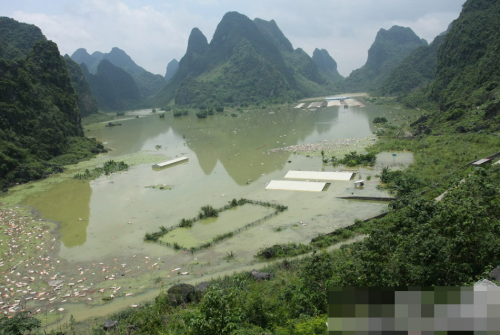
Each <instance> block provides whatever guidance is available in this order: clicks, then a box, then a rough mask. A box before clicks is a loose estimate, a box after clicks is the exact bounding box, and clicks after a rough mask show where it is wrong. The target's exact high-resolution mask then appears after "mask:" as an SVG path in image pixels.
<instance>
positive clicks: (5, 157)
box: [0, 41, 96, 188]
mask: <svg viewBox="0 0 500 335" xmlns="http://www.w3.org/2000/svg"><path fill="white" fill-rule="evenodd" d="M0 111H1V112H0V187H1V188H4V187H7V186H9V185H12V184H13V183H15V182H27V181H30V180H34V179H39V178H42V177H44V176H46V175H48V174H50V173H53V172H57V171H60V170H61V167H60V165H59V164H60V163H61V162H62V160H59V162H57V163H55V162H52V161H50V160H51V159H54V158H55V157H57V156H60V157H63V156H65V155H67V156H65V157H66V158H67V159H68V160H74V159H75V158H76V156H78V157H80V158H82V156H83V157H86V156H89V155H91V152H90V149H91V148H95V146H96V143H95V142H94V141H92V140H87V139H84V138H81V136H82V135H83V134H82V128H81V125H80V112H79V110H78V104H77V95H76V94H75V91H74V89H73V86H72V85H71V81H70V77H69V73H68V70H67V67H66V63H65V62H64V59H63V58H62V57H61V56H60V54H59V50H58V48H57V45H56V44H55V43H53V42H50V41H39V42H37V43H36V44H35V45H34V47H33V50H32V51H31V53H30V54H29V55H28V57H27V58H26V59H23V60H18V61H6V60H0ZM71 137H74V139H71Z"/></svg>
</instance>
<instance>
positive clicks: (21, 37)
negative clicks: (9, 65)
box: [0, 17, 47, 60]
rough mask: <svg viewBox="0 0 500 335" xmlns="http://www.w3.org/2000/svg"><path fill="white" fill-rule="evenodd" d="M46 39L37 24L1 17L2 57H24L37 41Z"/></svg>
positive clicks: (0, 54)
mask: <svg viewBox="0 0 500 335" xmlns="http://www.w3.org/2000/svg"><path fill="white" fill-rule="evenodd" d="M46 40H47V38H46V37H45V36H44V35H43V34H42V31H41V30H40V28H38V27H37V26H34V25H32V24H26V23H20V22H17V21H16V20H14V19H11V18H9V17H0V59H9V60H19V59H23V58H25V57H26V56H27V55H28V54H29V53H30V51H31V49H32V48H33V46H34V45H35V43H36V42H38V41H46Z"/></svg>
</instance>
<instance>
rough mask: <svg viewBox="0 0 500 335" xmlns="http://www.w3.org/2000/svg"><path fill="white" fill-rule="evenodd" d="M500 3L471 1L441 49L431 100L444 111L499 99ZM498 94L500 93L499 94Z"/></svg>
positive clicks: (490, 0) (481, 0)
mask: <svg viewBox="0 0 500 335" xmlns="http://www.w3.org/2000/svg"><path fill="white" fill-rule="evenodd" d="M499 18H500V3H499V2H498V1H493V0H475V1H467V2H466V3H465V4H464V6H463V11H462V13H461V14H460V17H459V18H458V19H457V20H456V21H455V22H454V23H453V26H452V27H451V30H450V32H449V33H448V34H447V35H446V38H445V40H444V42H443V44H442V46H441V47H440V48H439V51H438V59H437V71H436V79H435V80H434V82H433V83H432V85H431V92H430V97H431V98H432V99H433V100H435V101H437V102H438V103H439V104H440V106H441V109H442V110H446V109H449V108H450V107H453V106H454V107H465V106H474V105H480V104H482V103H484V102H485V101H487V100H492V99H494V97H495V96H496V98H498V89H499V86H500V67H499V66H498V64H500V52H499V51H500V20H499ZM495 92H497V93H495Z"/></svg>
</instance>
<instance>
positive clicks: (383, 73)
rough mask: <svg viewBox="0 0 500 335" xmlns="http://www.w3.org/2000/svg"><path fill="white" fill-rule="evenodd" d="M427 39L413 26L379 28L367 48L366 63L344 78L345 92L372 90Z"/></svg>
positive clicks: (424, 44) (423, 44)
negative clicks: (418, 33)
mask: <svg viewBox="0 0 500 335" xmlns="http://www.w3.org/2000/svg"><path fill="white" fill-rule="evenodd" d="M426 45H427V42H426V41H425V40H422V39H420V38H419V37H418V36H417V35H416V34H415V33H414V32H413V30H411V29H410V28H405V27H400V26H393V27H392V28H390V29H389V30H385V29H380V31H379V32H378V33H377V37H376V38H375V41H374V42H373V44H372V46H371V47H370V49H369V50H368V59H367V61H366V64H365V65H364V66H363V67H361V68H359V69H357V70H354V71H353V72H352V73H351V74H350V75H349V77H347V78H346V79H345V81H344V90H345V91H346V92H370V91H373V90H375V89H376V88H377V87H378V86H379V85H380V83H382V82H383V81H384V80H385V78H386V77H387V76H388V75H389V73H390V72H391V71H392V70H393V69H394V68H395V67H396V66H398V65H399V64H400V63H401V62H402V61H403V59H404V58H405V57H406V56H407V55H408V54H409V53H410V52H412V51H413V50H415V49H416V48H418V47H419V46H426Z"/></svg>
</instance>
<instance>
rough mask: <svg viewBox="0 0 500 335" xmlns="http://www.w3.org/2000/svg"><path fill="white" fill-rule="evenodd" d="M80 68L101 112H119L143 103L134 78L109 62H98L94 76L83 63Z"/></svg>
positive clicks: (104, 60)
mask: <svg viewBox="0 0 500 335" xmlns="http://www.w3.org/2000/svg"><path fill="white" fill-rule="evenodd" d="M81 67H82V71H83V74H84V75H85V77H86V78H87V81H88V82H89V83H90V86H91V88H92V92H93V93H94V96H95V97H96V99H97V102H98V103H99V106H100V108H101V109H102V110H104V111H121V110H125V109H127V108H134V107H138V106H141V105H142V103H143V102H144V99H143V97H142V94H141V92H140V90H139V88H138V86H137V84H136V82H135V80H134V78H133V77H132V76H131V75H130V74H129V73H128V72H126V71H125V70H124V69H122V68H120V67H118V66H115V65H113V64H112V63H111V62H110V61H108V60H106V59H103V60H102V61H101V62H99V65H98V66H97V73H96V74H92V73H90V71H89V70H88V69H87V66H86V65H85V63H83V64H82V65H81Z"/></svg>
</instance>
